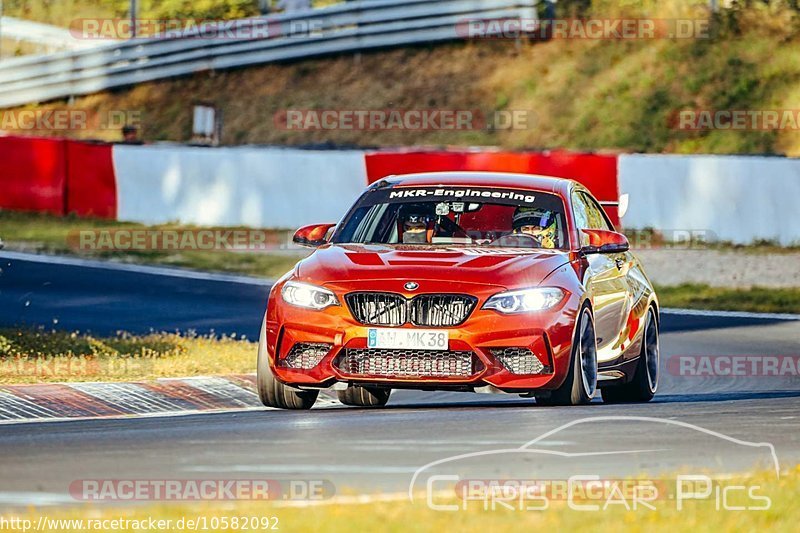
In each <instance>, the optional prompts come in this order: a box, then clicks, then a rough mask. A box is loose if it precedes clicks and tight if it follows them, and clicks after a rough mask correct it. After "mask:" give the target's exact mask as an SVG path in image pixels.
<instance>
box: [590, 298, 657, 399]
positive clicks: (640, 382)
mask: <svg viewBox="0 0 800 533" xmlns="http://www.w3.org/2000/svg"><path fill="white" fill-rule="evenodd" d="M660 359H661V356H660V351H659V345H658V320H656V312H655V309H654V308H652V307H651V308H650V309H649V310H648V311H647V321H646V322H645V326H644V337H643V338H642V351H641V353H640V354H639V363H638V364H637V365H636V373H635V374H634V375H633V379H632V380H631V381H630V382H629V383H626V384H625V385H618V386H616V387H608V388H604V389H602V390H601V393H602V395H603V401H604V402H605V403H642V402H649V401H650V400H652V399H653V396H655V394H656V390H657V389H658V370H659V364H660V362H661V361H660Z"/></svg>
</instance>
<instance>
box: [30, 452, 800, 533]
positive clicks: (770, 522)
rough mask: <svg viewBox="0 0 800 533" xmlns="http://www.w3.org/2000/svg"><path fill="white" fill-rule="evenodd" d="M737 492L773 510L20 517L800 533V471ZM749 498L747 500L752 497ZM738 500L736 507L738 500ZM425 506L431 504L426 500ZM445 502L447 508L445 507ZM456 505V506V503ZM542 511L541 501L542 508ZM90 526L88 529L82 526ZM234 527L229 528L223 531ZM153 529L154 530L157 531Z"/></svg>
mask: <svg viewBox="0 0 800 533" xmlns="http://www.w3.org/2000/svg"><path fill="white" fill-rule="evenodd" d="M719 484H720V485H723V484H724V486H725V487H730V486H734V485H742V486H746V487H756V486H757V487H758V489H756V494H758V495H759V496H766V497H768V498H769V500H770V506H769V508H768V509H766V510H761V511H755V510H750V511H748V510H725V508H724V507H723V508H722V509H717V508H716V501H715V497H714V496H713V495H710V496H709V498H707V499H704V500H697V501H688V502H685V503H684V507H683V509H682V510H681V511H679V510H677V504H676V502H675V501H673V500H664V501H657V502H654V503H656V510H651V509H647V508H644V507H641V506H640V507H639V509H637V510H635V511H634V510H628V509H626V508H625V507H624V506H623V505H611V506H610V507H609V509H608V510H605V511H596V512H581V511H577V510H572V509H570V508H569V507H568V506H567V504H566V502H563V501H559V502H553V503H552V504H551V506H550V507H549V508H548V509H546V510H543V511H520V510H508V509H504V508H502V507H498V508H497V509H496V510H488V511H487V510H484V509H482V508H481V507H480V502H472V503H473V504H475V505H472V506H470V507H469V508H468V509H467V510H465V511H459V512H445V511H438V512H437V511H433V510H430V509H428V508H427V507H426V505H425V504H424V503H422V502H421V503H418V504H417V503H414V504H412V503H410V502H409V501H408V500H405V499H401V500H399V501H391V502H380V503H370V504H351V505H336V504H333V505H316V506H310V507H299V508H298V507H285V506H281V505H279V504H275V503H269V502H263V501H259V502H245V501H237V502H228V503H226V504H224V505H222V504H217V505H211V504H156V505H145V506H141V507H135V508H131V507H126V508H124V509H118V508H116V509H115V508H113V507H105V506H102V507H97V506H91V507H88V508H85V507H71V508H62V509H56V510H50V509H48V510H47V511H41V510H37V509H31V508H29V509H27V510H26V511H24V512H23V513H22V514H21V515H19V516H18V517H19V518H21V519H24V520H31V521H32V523H33V524H36V523H37V521H38V520H39V518H40V516H42V515H47V519H48V520H50V521H51V522H50V523H51V524H52V523H54V522H52V521H53V520H74V521H75V522H72V523H68V522H64V523H61V524H60V526H61V527H59V529H58V530H59V531H80V530H81V527H83V528H86V526H87V522H85V521H86V520H88V519H94V520H113V519H116V518H123V517H124V519H127V520H145V521H147V520H148V519H150V518H154V519H156V520H159V519H160V520H171V524H172V527H170V528H167V529H173V530H177V528H176V527H175V524H176V523H178V521H179V520H181V519H183V520H184V522H183V523H184V524H186V521H187V520H195V521H199V523H200V524H201V527H200V529H202V524H203V523H205V524H206V525H208V526H209V527H210V525H211V524H216V527H213V528H212V529H214V530H217V531H232V530H236V531H241V530H242V529H243V528H242V527H241V521H242V520H245V519H254V520H256V521H260V520H264V523H265V524H268V527H266V528H262V527H256V528H255V529H258V530H269V529H270V527H269V526H272V525H275V526H276V527H275V529H278V530H280V531H303V532H316V531H325V532H335V531H364V530H373V529H375V525H376V524H380V528H379V529H380V530H381V531H523V530H525V529H531V530H538V531H557V530H571V531H580V530H586V531H620V530H625V531H665V532H666V531H675V530H676V529H678V530H680V529H684V528H686V529H689V528H690V529H691V530H692V531H697V532H713V533H717V532H719V531H766V530H770V531H796V527H797V523H798V520H800V506H798V505H797V503H796V502H797V500H798V498H800V468H795V469H793V470H791V471H789V472H788V473H785V474H783V475H782V476H781V478H780V479H776V477H775V473H774V472H771V473H767V472H764V473H759V474H756V475H755V476H748V477H741V478H733V479H730V480H725V481H724V482H719ZM736 494H738V495H739V496H733V497H730V496H729V501H728V503H729V504H734V503H735V504H743V503H744V504H746V503H747V502H744V500H743V497H742V496H741V494H742V493H740V492H738V491H737V492H736ZM745 497H746V495H745ZM734 500H735V501H734ZM423 501H424V500H423ZM437 503H440V504H442V503H446V502H444V501H439V502H437ZM452 503H456V501H455V500H453V502H452ZM536 503H537V504H538V502H536ZM763 503H764V502H763V501H758V502H755V501H752V500H751V504H752V505H762V504H763ZM77 520H83V521H84V522H83V523H80V522H77ZM233 520H238V521H239V522H238V523H239V527H230V524H232V523H233ZM225 522H227V523H228V527H225V526H224V525H223V524H224V523H225ZM119 526H121V527H117V528H116V530H117V531H132V530H135V528H134V527H125V524H119ZM151 527H152V526H151Z"/></svg>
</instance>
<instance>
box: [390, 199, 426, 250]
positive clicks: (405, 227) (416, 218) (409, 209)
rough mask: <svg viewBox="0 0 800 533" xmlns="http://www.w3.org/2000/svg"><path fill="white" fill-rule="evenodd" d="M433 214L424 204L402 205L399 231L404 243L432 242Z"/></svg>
mask: <svg viewBox="0 0 800 533" xmlns="http://www.w3.org/2000/svg"><path fill="white" fill-rule="evenodd" d="M433 220H434V217H433V214H432V212H431V209H430V208H429V207H427V206H425V205H424V204H408V205H404V206H401V207H400V211H399V213H398V217H397V221H398V231H399V234H400V236H401V241H402V242H403V243H409V244H425V243H429V242H431V238H430V237H431V234H432V233H433Z"/></svg>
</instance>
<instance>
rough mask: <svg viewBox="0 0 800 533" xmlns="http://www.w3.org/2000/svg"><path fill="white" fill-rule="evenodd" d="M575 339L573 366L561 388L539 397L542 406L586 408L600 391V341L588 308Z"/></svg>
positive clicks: (584, 310)
mask: <svg viewBox="0 0 800 533" xmlns="http://www.w3.org/2000/svg"><path fill="white" fill-rule="evenodd" d="M578 316H579V319H578V323H577V324H576V327H575V338H574V339H573V340H572V352H571V355H570V367H569V373H568V374H567V378H566V379H565V380H564V383H562V384H561V386H560V387H559V388H557V389H556V390H554V391H552V392H551V393H550V394H549V395H547V394H536V395H535V397H536V403H537V404H539V405H586V404H588V403H590V402H591V401H592V397H593V396H594V393H595V391H596V390H597V338H596V336H595V333H594V318H593V317H592V312H591V309H590V308H589V306H588V305H584V306H583V308H582V309H581V312H580V313H579V315H578Z"/></svg>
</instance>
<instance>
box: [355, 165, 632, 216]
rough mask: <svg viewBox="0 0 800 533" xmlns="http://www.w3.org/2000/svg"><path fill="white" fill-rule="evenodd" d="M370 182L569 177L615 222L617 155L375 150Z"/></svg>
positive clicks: (368, 170)
mask: <svg viewBox="0 0 800 533" xmlns="http://www.w3.org/2000/svg"><path fill="white" fill-rule="evenodd" d="M366 164H367V177H368V179H369V180H370V183H371V182H373V181H376V180H378V179H380V178H383V177H386V176H388V175H390V174H407V173H412V172H435V171H441V170H463V171H491V172H518V173H523V174H542V175H545V176H556V177H560V178H572V179H575V180H576V181H578V182H580V183H582V184H584V185H585V186H586V187H587V188H588V189H589V190H591V191H592V193H593V194H594V195H595V196H596V197H597V199H598V200H600V201H601V202H603V203H604V205H605V209H606V211H607V212H608V214H609V216H610V217H611V219H612V222H614V224H617V223H618V217H617V209H616V202H617V201H618V199H619V194H618V190H617V156H615V155H603V154H582V153H575V152H566V151H552V152H501V151H492V150H482V151H477V150H476V151H463V152H460V151H394V152H389V151H376V152H368V153H367V156H366Z"/></svg>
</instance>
